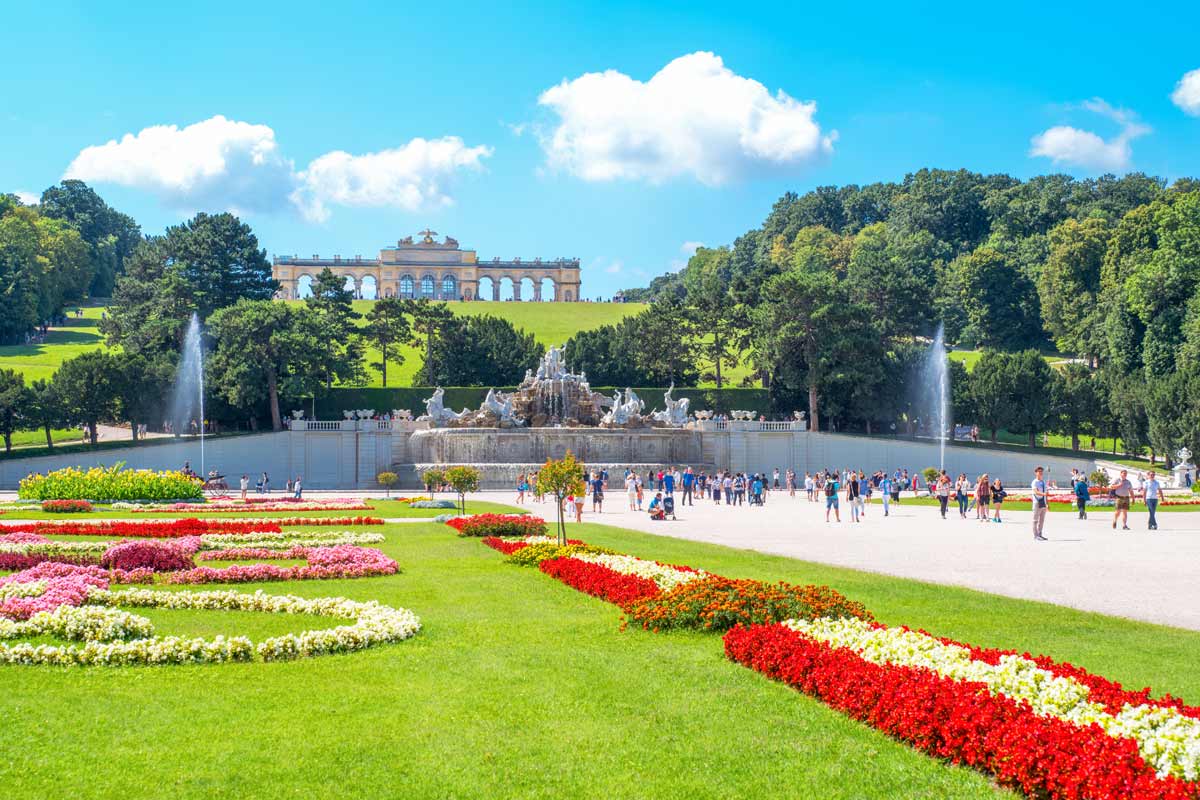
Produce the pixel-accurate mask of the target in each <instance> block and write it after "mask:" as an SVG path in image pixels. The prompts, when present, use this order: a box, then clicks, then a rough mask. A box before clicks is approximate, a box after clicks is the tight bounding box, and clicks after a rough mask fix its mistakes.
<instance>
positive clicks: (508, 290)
mask: <svg viewBox="0 0 1200 800" xmlns="http://www.w3.org/2000/svg"><path fill="white" fill-rule="evenodd" d="M500 299H501V300H512V299H513V279H512V278H510V277H508V276H507V275H504V276H502V277H501V278H500Z"/></svg>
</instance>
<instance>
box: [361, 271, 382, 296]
mask: <svg viewBox="0 0 1200 800" xmlns="http://www.w3.org/2000/svg"><path fill="white" fill-rule="evenodd" d="M358 293H359V294H360V295H361V296H362V299H363V300H378V299H379V283H378V282H377V281H376V280H375V276H374V275H365V276H363V279H362V288H361V289H359V292H358Z"/></svg>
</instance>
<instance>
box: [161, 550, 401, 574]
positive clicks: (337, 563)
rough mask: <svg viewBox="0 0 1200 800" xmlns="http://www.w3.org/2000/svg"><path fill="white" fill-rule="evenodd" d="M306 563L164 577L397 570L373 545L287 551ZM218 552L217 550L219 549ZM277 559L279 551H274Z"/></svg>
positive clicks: (235, 567)
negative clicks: (293, 565)
mask: <svg viewBox="0 0 1200 800" xmlns="http://www.w3.org/2000/svg"><path fill="white" fill-rule="evenodd" d="M300 551H303V553H304V555H303V557H304V558H306V559H307V560H308V564H307V565H304V566H295V567H280V566H277V565H275V564H248V565H241V564H234V565H233V566H229V567H220V568H214V567H196V568H195V569H189V570H182V571H179V572H169V573H167V574H165V575H164V576H163V580H164V581H165V582H166V583H257V582H259V581H305V580H328V579H331V578H365V577H369V576H372V575H394V574H395V573H397V572H399V571H400V568H399V566H398V565H397V564H396V562H395V561H393V560H392V559H390V558H388V557H387V556H386V555H384V553H383V551H381V550H377V549H375V548H374V547H356V546H354V545H348V544H344V545H337V546H336V547H310V548H292V550H290V551H287V552H288V553H291V554H293V555H290V556H288V557H292V558H298V557H300V555H299V552H300ZM218 552H219V551H218ZM273 555H274V557H275V558H279V557H280V554H279V552H278V551H274V553H273Z"/></svg>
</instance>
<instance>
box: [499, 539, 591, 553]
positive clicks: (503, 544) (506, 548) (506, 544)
mask: <svg viewBox="0 0 1200 800" xmlns="http://www.w3.org/2000/svg"><path fill="white" fill-rule="evenodd" d="M483 543H484V544H486V545H487V546H488V547H490V548H492V549H493V550H499V551H500V552H501V553H503V554H504V555H506V556H508V555H512V554H513V553H515V552H517V551H518V550H520V549H522V548H525V547H528V546H529V545H531V544H557V543H558V539H556V538H555V537H553V536H524V537H522V538H520V539H501V538H500V537H499V536H485V537H484V538H483ZM567 544H574V545H581V544H583V540H582V539H567Z"/></svg>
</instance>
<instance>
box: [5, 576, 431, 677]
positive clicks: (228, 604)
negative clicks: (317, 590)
mask: <svg viewBox="0 0 1200 800" xmlns="http://www.w3.org/2000/svg"><path fill="white" fill-rule="evenodd" d="M86 602H87V603H88V606H87V607H82V608H74V607H68V606H60V607H58V609H57V610H54V611H51V612H50V613H46V612H43V613H39V614H36V615H34V616H32V617H31V618H30V619H29V620H28V621H27V622H16V623H13V622H6V621H3V620H0V663H6V664H50V665H62V666H92V665H101V664H103V665H131V664H204V663H224V662H232V661H251V660H254V659H255V658H257V659H259V660H262V661H279V660H285V659H293V658H306V657H312V656H318V655H325V654H328V653H348V652H352V651H355V650H362V649H365V648H367V647H373V646H375V645H378V644H383V643H387V642H398V641H402V640H404V639H408V638H411V637H412V636H415V635H416V634H417V632H418V631H419V630H420V629H421V622H420V620H419V619H417V616H416V615H415V614H413V613H412V612H411V611H409V610H407V609H403V608H391V607H389V606H383V605H380V604H379V603H376V602H374V601H371V602H368V603H357V602H354V601H352V600H347V599H346V598H344V597H319V598H311V599H309V598H302V597H294V596H290V595H279V596H276V595H266V594H263V593H261V592H256V593H254V594H244V593H241V592H232V591H216V592H163V591H152V590H147V589H131V590H126V591H121V592H111V591H108V590H107V589H103V588H95V587H92V588H89V589H88V590H87V592H86ZM116 606H132V607H140V608H174V609H204V610H223V611H256V612H265V613H272V614H312V615H317V616H324V617H332V618H335V619H353V620H354V622H353V623H352V624H350V625H339V626H338V627H336V628H328V629H324V630H309V631H302V632H300V633H287V634H283V635H282V636H272V637H270V638H268V639H265V640H263V641H262V642H259V643H258V644H257V645H256V644H254V642H252V641H251V640H250V639H249V638H247V637H245V636H234V637H224V636H216V637H214V638H212V639H202V638H193V639H186V638H182V637H178V636H167V637H153V636H152V634H153V625H152V624H151V623H150V621H149V620H147V619H145V618H144V617H139V616H136V615H133V614H129V613H127V612H123V611H120V610H118V609H117V608H115V607H116ZM46 634H50V635H60V636H64V638H80V639H83V640H84V644H83V645H82V646H64V645H45V644H39V645H34V644H31V643H27V642H20V643H16V644H8V643H5V642H4V641H3V639H10V638H15V637H18V636H39V635H46Z"/></svg>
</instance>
